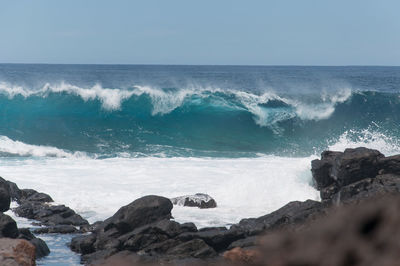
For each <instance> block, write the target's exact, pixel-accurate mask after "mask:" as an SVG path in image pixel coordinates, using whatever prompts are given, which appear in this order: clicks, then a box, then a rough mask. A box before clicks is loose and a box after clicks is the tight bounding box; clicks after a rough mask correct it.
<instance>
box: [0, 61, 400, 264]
mask: <svg viewBox="0 0 400 266" xmlns="http://www.w3.org/2000/svg"><path fill="white" fill-rule="evenodd" d="M399 124H400V67H372V66H370V67H363V66H348V67H312V66H310V67H304V66H167V65H45V64H40V65H39V64H37V65H35V64H31V65H29V64H26V65H24V64H0V176H3V177H4V178H6V179H9V180H11V181H14V182H16V183H17V184H18V185H19V186H20V187H22V188H34V189H37V190H39V191H42V192H46V193H48V194H50V195H51V196H52V197H53V198H54V199H55V201H56V203H62V204H66V205H68V206H70V207H71V208H73V209H75V210H76V211H77V212H78V213H80V214H81V215H82V216H84V217H85V218H87V219H89V221H90V222H94V221H96V220H99V219H100V220H101V219H105V218H107V217H109V216H110V215H112V214H113V213H114V212H115V211H116V210H118V208H119V207H121V206H123V205H124V204H128V203H129V202H131V201H133V200H134V199H136V198H138V197H140V196H143V195H146V194H157V195H162V196H166V197H174V196H180V195H184V194H192V193H196V192H203V193H208V194H210V195H211V196H213V197H214V198H215V199H216V201H217V203H218V207H217V208H216V209H210V210H199V209H193V208H184V207H174V209H173V216H174V217H175V219H176V220H177V221H179V222H186V221H192V222H195V223H196V224H197V225H198V226H199V227H203V226H221V225H228V226H229V225H230V224H232V223H235V222H238V221H239V220H240V219H241V218H245V217H255V216H260V215H263V214H266V213H268V212H271V211H273V210H275V209H277V208H279V207H281V206H283V205H284V204H286V203H287V202H289V201H292V200H305V199H309V198H311V199H318V197H319V196H318V192H317V191H316V190H315V189H314V188H313V186H312V180H311V173H310V162H311V160H312V159H315V158H317V156H319V154H320V153H321V152H322V151H323V150H325V149H331V150H344V149H345V148H347V147H357V146H366V147H370V148H376V149H379V150H381V151H382V152H383V153H384V154H386V155H390V154H395V153H400V128H399ZM57 237H60V236H57ZM46 239H50V240H49V241H50V242H51V243H55V242H57V241H55V240H54V239H57V238H52V237H49V236H46ZM65 239H66V238H63V237H61V240H62V241H63V240H65ZM57 243H58V242H57ZM59 246H60V244H59V243H58V244H57V245H56V244H52V246H51V248H53V250H55V251H54V252H53V253H52V255H51V256H50V257H49V258H48V259H45V260H43V261H42V262H41V264H42V265H58V264H62V262H65V261H70V262H68V263H67V262H65V263H64V264H65V265H72V264H73V263H76V262H77V259H76V258H77V257H71V256H72V255H71V254H72V253H68V249H65V250H63V249H61V251H57V250H58V247H59ZM71 258H73V259H72V260H71ZM71 261H72V262H71Z"/></svg>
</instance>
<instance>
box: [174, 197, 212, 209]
mask: <svg viewBox="0 0 400 266" xmlns="http://www.w3.org/2000/svg"><path fill="white" fill-rule="evenodd" d="M171 202H172V203H173V204H174V205H180V206H188V207H198V208H200V209H207V208H215V207H217V202H216V201H215V200H214V199H213V198H212V197H210V196H209V195H207V194H203V193H196V194H194V195H187V196H181V197H176V198H172V199H171Z"/></svg>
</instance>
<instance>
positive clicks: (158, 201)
mask: <svg viewBox="0 0 400 266" xmlns="http://www.w3.org/2000/svg"><path fill="white" fill-rule="evenodd" d="M171 210H172V203H171V201H170V200H169V199H167V198H164V197H159V196H145V197H142V198H140V199H137V200H135V201H133V202H132V203H130V204H128V205H126V206H124V207H122V208H120V209H119V210H118V211H117V212H116V213H115V214H114V215H113V216H112V217H111V218H109V219H107V220H106V221H104V231H107V230H109V229H111V228H117V230H118V231H119V232H120V233H121V234H123V233H127V232H129V231H132V230H134V229H135V228H137V227H140V226H142V225H146V224H149V223H153V222H156V221H161V220H164V219H169V218H171Z"/></svg>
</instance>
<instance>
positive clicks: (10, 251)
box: [0, 238, 36, 266]
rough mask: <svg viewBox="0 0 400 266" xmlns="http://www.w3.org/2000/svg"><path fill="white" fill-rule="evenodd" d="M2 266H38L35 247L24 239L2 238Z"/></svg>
mask: <svg viewBox="0 0 400 266" xmlns="http://www.w3.org/2000/svg"><path fill="white" fill-rule="evenodd" d="M0 265H10V266H11V265H15V266H33V265H36V264H35V247H34V246H33V245H32V244H31V243H29V242H28V241H26V240H23V239H11V238H0Z"/></svg>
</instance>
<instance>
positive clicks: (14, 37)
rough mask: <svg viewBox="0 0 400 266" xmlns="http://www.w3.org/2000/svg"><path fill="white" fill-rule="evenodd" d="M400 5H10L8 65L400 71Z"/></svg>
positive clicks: (77, 0)
mask: <svg viewBox="0 0 400 266" xmlns="http://www.w3.org/2000/svg"><path fill="white" fill-rule="evenodd" d="M399 13H400V1H399V0H375V1H371V0H334V1H328V0H292V1H289V0H271V1H270V0H242V1H236V0H197V1H195V0H159V1H157V0H141V1H136V0H65V1H61V0H59V1H58V0H0V62H2V63H107V64H110V63H121V64H228V65H229V64H242V65H243V64H245V65H253V64H257V65H400V15H399Z"/></svg>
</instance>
